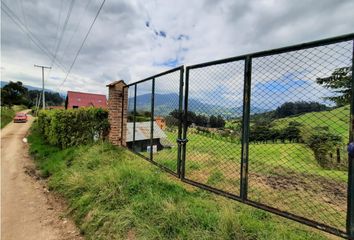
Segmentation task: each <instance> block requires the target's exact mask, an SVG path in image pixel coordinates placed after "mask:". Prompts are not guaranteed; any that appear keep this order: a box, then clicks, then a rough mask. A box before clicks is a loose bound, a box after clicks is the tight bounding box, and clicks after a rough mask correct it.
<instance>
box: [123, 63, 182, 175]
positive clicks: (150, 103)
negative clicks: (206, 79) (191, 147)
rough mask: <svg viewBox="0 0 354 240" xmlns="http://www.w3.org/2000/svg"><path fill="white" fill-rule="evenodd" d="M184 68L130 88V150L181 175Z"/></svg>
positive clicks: (128, 134) (128, 124)
mask: <svg viewBox="0 0 354 240" xmlns="http://www.w3.org/2000/svg"><path fill="white" fill-rule="evenodd" d="M182 81H183V67H179V68H175V69H171V70H169V71H167V72H164V73H160V74H158V75H155V76H152V77H149V78H147V79H144V80H141V81H139V82H135V83H133V84H130V85H128V86H127V87H128V88H129V90H128V123H127V131H126V133H125V134H126V143H127V147H128V148H129V149H131V150H132V151H133V152H135V153H136V154H138V155H140V156H141V157H143V158H145V159H146V160H149V161H151V162H152V163H154V164H156V165H158V166H159V167H161V168H163V169H164V170H167V171H169V172H170V173H172V174H175V175H178V174H179V159H180V158H179V152H180V147H179V146H178V145H177V143H176V140H177V139H178V138H180V136H181V130H182V123H181V116H182V115H181V112H182V93H183V91H182V87H183V83H182Z"/></svg>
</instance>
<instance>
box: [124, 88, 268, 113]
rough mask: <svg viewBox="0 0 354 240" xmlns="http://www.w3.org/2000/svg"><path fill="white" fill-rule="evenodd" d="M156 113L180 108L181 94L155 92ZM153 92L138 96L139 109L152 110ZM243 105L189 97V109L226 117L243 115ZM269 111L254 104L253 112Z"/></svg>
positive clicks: (131, 102)
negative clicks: (233, 105) (216, 102)
mask: <svg viewBox="0 0 354 240" xmlns="http://www.w3.org/2000/svg"><path fill="white" fill-rule="evenodd" d="M154 101H155V109H154V110H155V115H162V116H164V115H168V114H169V113H170V112H172V111H173V110H174V109H178V103H179V96H178V94H176V93H171V94H155V99H154ZM133 102H134V98H129V111H132V110H133ZM150 103H151V94H143V95H139V96H137V99H136V108H137V111H150V110H151V104H150ZM242 109H243V108H242V106H239V107H235V108H228V107H224V106H220V105H213V104H209V103H204V102H201V101H199V100H197V99H194V98H189V99H188V110H189V111H192V112H195V113H198V114H206V115H222V116H223V117H224V118H233V117H239V116H241V115H242ZM267 111H269V110H268V109H262V108H257V107H254V106H252V107H251V113H263V112H267Z"/></svg>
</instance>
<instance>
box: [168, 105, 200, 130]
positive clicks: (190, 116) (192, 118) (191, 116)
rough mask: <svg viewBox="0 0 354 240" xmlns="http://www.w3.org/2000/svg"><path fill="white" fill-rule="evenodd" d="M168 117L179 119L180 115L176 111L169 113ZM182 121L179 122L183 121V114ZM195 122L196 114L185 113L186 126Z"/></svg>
mask: <svg viewBox="0 0 354 240" xmlns="http://www.w3.org/2000/svg"><path fill="white" fill-rule="evenodd" d="M169 115H170V116H172V117H174V118H175V119H177V120H178V119H180V113H179V111H178V110H177V109H175V110H173V111H172V112H170V114H169ZM181 117H182V119H181V121H183V119H184V112H183V113H182V116H181ZM195 120H196V114H195V113H194V112H192V111H188V112H187V125H188V126H190V125H191V124H192V123H195Z"/></svg>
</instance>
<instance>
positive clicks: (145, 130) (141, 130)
mask: <svg viewBox="0 0 354 240" xmlns="http://www.w3.org/2000/svg"><path fill="white" fill-rule="evenodd" d="M150 124H151V122H136V123H135V141H140V140H148V139H150V127H151V125H150ZM153 138H154V139H155V138H167V136H166V134H165V133H164V132H163V131H162V129H161V128H160V127H159V125H157V123H156V122H154V132H153ZM126 141H127V142H132V141H133V123H132V122H128V123H127V140H126Z"/></svg>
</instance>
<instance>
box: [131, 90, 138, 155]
mask: <svg viewBox="0 0 354 240" xmlns="http://www.w3.org/2000/svg"><path fill="white" fill-rule="evenodd" d="M136 89H137V84H135V85H134V115H133V144H132V150H133V151H134V152H135V149H134V148H135V127H136V126H135V122H136Z"/></svg>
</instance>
